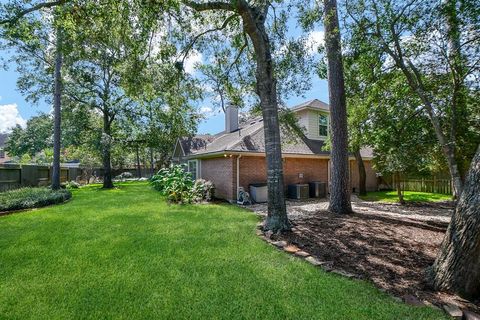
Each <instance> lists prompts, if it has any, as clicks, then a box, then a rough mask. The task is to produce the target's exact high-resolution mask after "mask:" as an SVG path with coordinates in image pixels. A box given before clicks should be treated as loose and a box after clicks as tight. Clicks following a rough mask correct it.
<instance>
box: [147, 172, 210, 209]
mask: <svg viewBox="0 0 480 320" xmlns="http://www.w3.org/2000/svg"><path fill="white" fill-rule="evenodd" d="M150 184H151V185H152V186H153V187H154V188H155V190H158V191H160V193H161V194H163V195H165V196H166V197H167V199H168V200H169V201H171V202H174V203H193V202H202V201H211V200H212V198H213V192H214V185H213V183H212V182H210V181H207V180H203V179H198V180H193V178H192V174H191V173H190V172H187V171H186V170H185V166H184V165H172V166H170V167H168V168H163V169H160V171H158V173H157V174H156V175H154V176H152V178H150Z"/></svg>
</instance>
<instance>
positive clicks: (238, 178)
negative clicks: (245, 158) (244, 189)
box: [235, 155, 242, 200]
mask: <svg viewBox="0 0 480 320" xmlns="http://www.w3.org/2000/svg"><path fill="white" fill-rule="evenodd" d="M241 157H242V155H239V156H238V157H237V195H236V196H235V198H236V200H238V192H239V191H240V190H239V189H240V158H241Z"/></svg>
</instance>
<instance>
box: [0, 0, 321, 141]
mask: <svg viewBox="0 0 480 320" xmlns="http://www.w3.org/2000/svg"><path fill="white" fill-rule="evenodd" d="M2 2H4V0H0V3H2ZM290 30H291V32H292V35H295V34H299V33H300V32H299V30H297V29H296V28H295V24H294V23H292V24H291V25H290ZM314 33H315V36H316V38H317V39H316V40H317V41H318V40H320V41H321V39H320V38H321V37H323V34H322V33H321V31H318V30H317V31H316V32H314ZM0 54H1V57H2V60H4V61H5V60H7V59H8V57H9V53H8V52H6V51H0ZM7 66H8V70H4V69H2V68H0V132H1V131H5V130H6V129H8V128H9V127H12V126H15V125H16V124H20V125H24V124H25V122H26V120H28V119H29V118H31V117H32V116H35V115H37V114H38V113H40V112H47V113H48V112H49V111H50V110H51V106H50V105H47V104H46V103H39V104H38V105H32V104H31V103H28V102H27V101H25V99H24V97H23V96H22V95H21V94H20V93H19V92H18V91H17V88H16V81H17V79H18V74H17V72H16V70H15V68H16V66H15V64H12V63H9V64H8V65H7ZM311 99H320V100H322V101H325V102H327V103H328V90H327V82H326V81H325V80H322V79H319V78H318V77H317V76H314V77H313V79H312V87H311V89H310V90H309V91H307V92H305V93H304V95H303V96H297V97H291V98H290V99H288V100H287V101H286V103H287V105H288V106H294V105H296V104H299V103H301V102H304V101H306V100H311ZM198 106H199V108H203V109H205V110H213V107H212V103H211V102H210V101H209V100H205V101H201V102H198ZM207 115H208V116H207V118H206V119H205V120H204V121H202V122H201V123H200V124H199V127H198V132H199V133H217V132H220V131H222V130H223V128H224V116H223V113H222V112H221V111H219V110H213V112H208V113H207Z"/></svg>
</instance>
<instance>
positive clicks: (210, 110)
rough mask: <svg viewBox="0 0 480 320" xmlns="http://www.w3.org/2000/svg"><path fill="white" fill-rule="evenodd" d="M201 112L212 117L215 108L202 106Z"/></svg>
mask: <svg viewBox="0 0 480 320" xmlns="http://www.w3.org/2000/svg"><path fill="white" fill-rule="evenodd" d="M200 113H201V114H202V115H204V116H206V117H210V116H212V115H213V114H214V110H213V108H212V107H201V108H200Z"/></svg>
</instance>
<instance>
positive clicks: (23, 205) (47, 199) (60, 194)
mask: <svg viewBox="0 0 480 320" xmlns="http://www.w3.org/2000/svg"><path fill="white" fill-rule="evenodd" d="M71 197H72V193H71V192H70V191H69V190H65V189H60V190H52V189H49V188H22V189H16V190H10V191H6V192H2V193H0V211H11V210H20V209H29V208H39V207H44V206H48V205H50V204H56V203H61V202H64V201H66V200H68V199H70V198H71Z"/></svg>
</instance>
